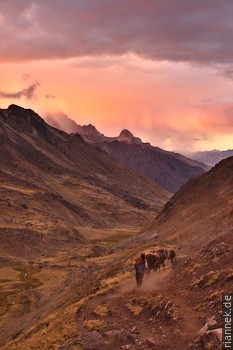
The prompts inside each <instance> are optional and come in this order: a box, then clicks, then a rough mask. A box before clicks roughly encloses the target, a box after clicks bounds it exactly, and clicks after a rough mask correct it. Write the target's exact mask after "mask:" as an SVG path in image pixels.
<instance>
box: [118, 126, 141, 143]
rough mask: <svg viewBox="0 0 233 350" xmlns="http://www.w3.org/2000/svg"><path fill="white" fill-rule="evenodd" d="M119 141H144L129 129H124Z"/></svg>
mask: <svg viewBox="0 0 233 350" xmlns="http://www.w3.org/2000/svg"><path fill="white" fill-rule="evenodd" d="M117 139H118V141H122V142H126V143H141V142H142V141H141V140H140V139H139V138H138V137H135V136H134V135H133V134H132V133H131V132H130V131H129V130H127V129H123V130H122V131H121V133H120V135H119V136H118V138H117Z"/></svg>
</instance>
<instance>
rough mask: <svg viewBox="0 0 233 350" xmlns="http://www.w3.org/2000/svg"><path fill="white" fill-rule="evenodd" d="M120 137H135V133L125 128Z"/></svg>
mask: <svg viewBox="0 0 233 350" xmlns="http://www.w3.org/2000/svg"><path fill="white" fill-rule="evenodd" d="M119 137H134V136H133V134H132V133H131V132H130V131H129V130H127V129H123V130H122V131H121V133H120V135H119Z"/></svg>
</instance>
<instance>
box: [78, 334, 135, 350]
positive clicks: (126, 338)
mask: <svg viewBox="0 0 233 350" xmlns="http://www.w3.org/2000/svg"><path fill="white" fill-rule="evenodd" d="M135 340H136V339H135V336H134V335H133V334H131V333H129V332H127V331H125V330H113V331H108V332H104V333H102V334H101V333H99V332H97V331H93V332H89V333H86V334H85V335H84V337H83V339H82V340H81V344H82V345H83V350H110V349H116V348H120V347H121V346H123V347H124V348H130V347H129V345H130V344H135Z"/></svg>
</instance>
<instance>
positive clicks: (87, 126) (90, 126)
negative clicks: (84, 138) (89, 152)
mask: <svg viewBox="0 0 233 350" xmlns="http://www.w3.org/2000/svg"><path fill="white" fill-rule="evenodd" d="M83 128H84V129H86V130H90V131H94V132H98V130H97V129H96V127H95V126H94V125H92V124H88V125H83Z"/></svg>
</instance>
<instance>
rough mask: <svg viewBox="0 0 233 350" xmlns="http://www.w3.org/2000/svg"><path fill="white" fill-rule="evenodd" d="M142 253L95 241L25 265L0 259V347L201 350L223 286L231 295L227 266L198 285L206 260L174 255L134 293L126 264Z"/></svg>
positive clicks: (216, 313)
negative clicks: (204, 331)
mask: <svg viewBox="0 0 233 350" xmlns="http://www.w3.org/2000/svg"><path fill="white" fill-rule="evenodd" d="M106 245H107V246H106ZM105 246H106V247H105ZM142 249H143V248H142V247H137V248H134V249H129V248H127V249H126V250H121V251H115V252H113V251H111V247H110V245H109V243H106V242H101V244H98V243H96V246H94V248H93V249H92V250H91V249H90V247H88V246H86V247H84V246H83V247H82V248H79V249H78V250H77V249H74V250H73V251H71V250H69V251H67V250H65V249H64V250H63V251H61V252H60V253H59V254H57V255H56V256H50V257H49V256H46V257H41V259H38V260H35V261H29V262H27V263H22V262H21V263H20V262H19V261H16V260H15V261H13V260H11V261H7V259H5V260H3V261H2V263H1V268H0V299H1V307H0V313H1V318H0V348H1V349H2V350H16V349H17V350H25V349H31V350H33V349H35V350H47V349H48V350H49V349H51V350H52V349H54V350H74V349H84V350H98V349H101V350H103V349H109V350H111V349H112V350H114V349H125V350H126V349H131V350H134V349H135V350H137V349H142V350H144V349H145V350H146V349H150V348H151V349H153V348H154V349H157V350H160V349H161V350H162V349H171V350H172V349H177V350H186V349H188V348H189V349H201V345H200V342H198V341H196V342H195V340H196V339H198V331H199V330H200V329H201V328H202V327H203V325H204V324H205V323H206V320H207V318H208V317H210V316H217V322H220V321H219V319H218V317H219V308H220V295H221V292H222V290H223V288H222V285H221V283H223V280H225V281H227V283H228V284H227V288H228V289H229V290H230V288H231V287H232V280H233V272H232V271H233V270H232V268H229V267H227V268H226V269H222V268H220V266H218V270H216V271H217V272H216V276H217V277H216V276H215V275H214V274H212V275H210V276H209V279H208V278H207V279H206V280H203V278H204V277H205V276H208V272H207V271H209V267H208V257H207V256H204V257H203V260H200V259H199V260H198V261H197V260H195V259H190V258H188V257H185V256H179V254H178V256H177V258H176V262H175V264H174V266H173V268H172V267H171V265H170V262H167V265H166V270H165V271H160V272H157V273H152V274H151V275H146V276H145V278H144V281H143V286H142V287H141V288H140V289H137V288H136V284H135V279H134V271H133V268H132V266H133V261H134V258H135V256H137V254H139V252H141V250H142ZM211 259H212V258H211ZM226 259H227V256H226ZM220 261H221V260H220ZM215 263H216V264H218V263H219V259H218V257H216V258H215ZM228 263H229V264H230V260H229V262H228ZM216 266H217V265H216ZM227 266H228V265H227ZM210 277H211V278H210ZM216 278H217V279H216ZM211 303H212V304H211Z"/></svg>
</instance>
